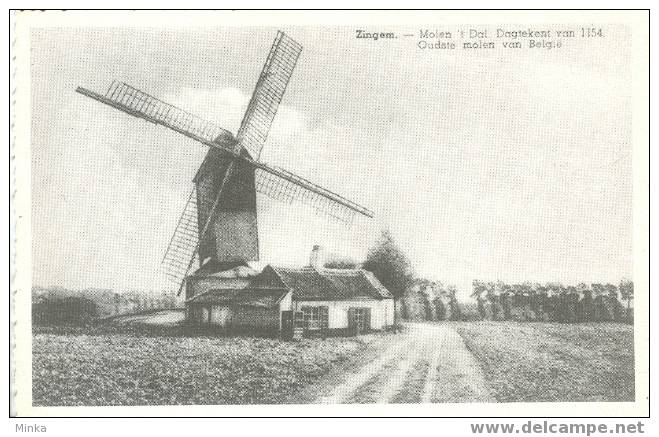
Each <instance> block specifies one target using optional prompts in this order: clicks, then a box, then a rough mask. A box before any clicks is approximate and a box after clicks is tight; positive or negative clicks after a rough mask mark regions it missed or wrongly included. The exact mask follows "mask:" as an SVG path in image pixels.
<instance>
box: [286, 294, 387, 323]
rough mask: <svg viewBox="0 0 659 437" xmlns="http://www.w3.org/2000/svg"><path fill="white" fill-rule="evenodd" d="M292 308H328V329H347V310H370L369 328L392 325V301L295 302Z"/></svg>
mask: <svg viewBox="0 0 659 437" xmlns="http://www.w3.org/2000/svg"><path fill="white" fill-rule="evenodd" d="M293 306H295V307H296V308H297V309H298V310H299V309H300V308H302V306H326V307H328V318H329V320H328V324H329V329H345V328H347V327H348V309H349V308H370V309H371V328H372V329H383V328H385V327H387V326H390V325H393V323H394V300H393V299H383V300H375V299H373V300H371V299H369V300H336V301H323V300H309V301H295V302H294V304H293Z"/></svg>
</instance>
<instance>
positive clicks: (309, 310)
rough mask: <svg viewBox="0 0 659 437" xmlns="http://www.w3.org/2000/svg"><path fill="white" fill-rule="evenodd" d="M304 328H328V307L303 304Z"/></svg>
mask: <svg viewBox="0 0 659 437" xmlns="http://www.w3.org/2000/svg"><path fill="white" fill-rule="evenodd" d="M302 314H303V317H304V328H305V329H308V330H316V329H327V328H328V327H329V318H328V307H326V306H313V307H312V306H303V307H302Z"/></svg>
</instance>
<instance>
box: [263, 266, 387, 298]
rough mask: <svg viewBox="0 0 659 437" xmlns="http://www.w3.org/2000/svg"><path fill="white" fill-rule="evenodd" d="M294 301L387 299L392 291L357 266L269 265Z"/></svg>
mask: <svg viewBox="0 0 659 437" xmlns="http://www.w3.org/2000/svg"><path fill="white" fill-rule="evenodd" d="M272 269H273V270H274V271H275V272H276V273H277V275H278V276H279V278H280V279H281V281H282V282H283V283H284V285H285V286H286V287H288V288H290V289H291V290H293V299H295V300H344V299H355V298H371V299H389V298H392V297H393V296H392V294H391V293H390V292H389V290H387V289H386V288H385V287H384V286H383V285H382V284H381V283H380V281H378V280H377V278H375V276H373V274H372V273H371V272H368V271H366V270H361V269H345V270H344V269H322V270H317V269H314V268H312V267H304V268H285V267H272Z"/></svg>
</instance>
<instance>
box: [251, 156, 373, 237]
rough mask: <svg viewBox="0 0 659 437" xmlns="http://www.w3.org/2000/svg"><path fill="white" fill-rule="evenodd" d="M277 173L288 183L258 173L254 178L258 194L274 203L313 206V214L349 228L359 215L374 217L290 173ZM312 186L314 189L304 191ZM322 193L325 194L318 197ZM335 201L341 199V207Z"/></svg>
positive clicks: (273, 176) (360, 207)
mask: <svg viewBox="0 0 659 437" xmlns="http://www.w3.org/2000/svg"><path fill="white" fill-rule="evenodd" d="M277 170H278V171H279V172H281V173H283V174H285V175H286V176H288V179H283V178H282V177H280V176H278V175H275V174H272V173H269V172H267V171H264V170H261V169H257V170H256V174H255V183H256V191H257V192H259V193H261V194H264V195H266V196H268V197H270V198H271V199H274V200H278V201H281V202H284V203H293V202H298V203H301V204H304V205H307V206H310V207H312V208H313V209H314V211H315V212H316V213H317V214H319V215H321V216H324V217H326V218H330V219H332V220H336V221H339V222H341V223H344V224H346V225H348V226H349V225H351V224H352V223H353V221H354V219H355V217H356V216H357V215H358V214H361V215H364V216H367V217H371V216H372V215H373V213H372V212H371V211H369V210H367V209H366V208H364V207H362V206H360V205H358V204H356V203H354V202H352V201H350V200H348V199H346V198H345V197H342V196H340V195H338V194H336V193H333V192H331V191H329V190H327V189H325V188H322V187H321V186H319V185H316V184H314V183H313V182H310V181H308V180H306V179H304V178H303V177H301V176H298V175H296V174H294V173H291V172H289V171H287V170H284V169H281V168H277ZM305 186H311V187H313V188H314V189H313V190H311V189H308V188H305ZM319 192H322V193H323V194H319ZM333 198H339V199H341V200H342V201H343V202H342V203H339V202H337V201H336V200H333ZM343 203H348V204H352V205H353V206H352V207H348V206H345V205H344V204H343Z"/></svg>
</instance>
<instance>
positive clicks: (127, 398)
mask: <svg viewBox="0 0 659 437" xmlns="http://www.w3.org/2000/svg"><path fill="white" fill-rule="evenodd" d="M374 341H375V342H378V341H380V340H379V339H378V338H377V337H375V336H363V337H358V338H328V339H324V340H323V339H312V340H303V341H301V342H299V343H294V342H285V341H280V340H276V339H266V338H254V337H224V338H222V337H157V336H152V337H145V336H133V335H125V334H115V335H83V334H65V335H62V334H47V333H35V335H34V337H33V364H32V369H33V403H34V405H36V406H58V405H89V406H93V405H166V404H167V405H177V404H196V405H201V404H233V403H242V404H250V403H261V404H263V403H285V402H286V400H287V399H288V398H289V396H291V395H293V394H294V393H295V392H297V391H298V390H299V389H300V388H301V387H302V386H305V385H307V384H309V383H310V382H313V381H315V380H316V379H318V378H320V377H321V376H323V375H325V374H326V373H327V372H329V370H330V369H331V368H332V367H333V366H334V365H335V364H338V363H340V362H343V361H344V360H345V359H347V358H348V357H350V356H353V355H354V354H357V353H359V352H360V351H361V350H363V349H365V348H367V347H368V346H369V344H370V343H372V342H374Z"/></svg>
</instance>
